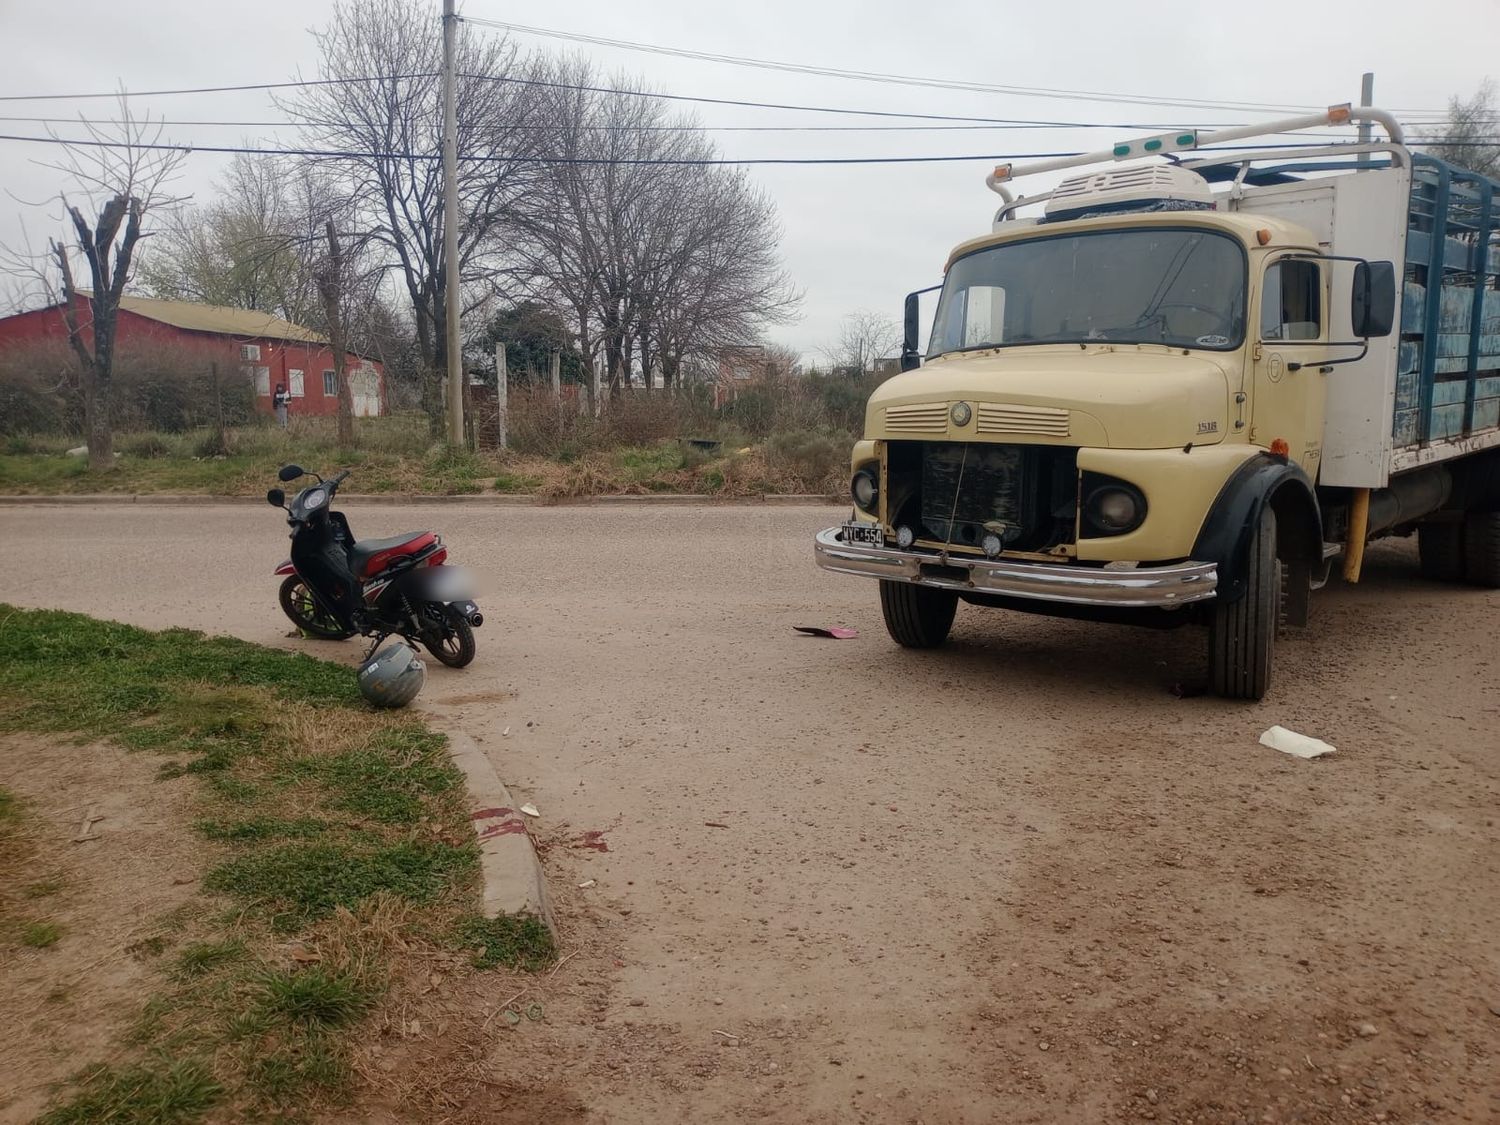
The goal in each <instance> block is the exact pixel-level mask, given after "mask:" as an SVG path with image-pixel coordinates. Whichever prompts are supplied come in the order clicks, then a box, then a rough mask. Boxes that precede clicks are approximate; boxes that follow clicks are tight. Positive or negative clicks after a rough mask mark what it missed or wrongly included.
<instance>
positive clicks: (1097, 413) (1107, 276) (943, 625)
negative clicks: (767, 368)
mask: <svg viewBox="0 0 1500 1125" xmlns="http://www.w3.org/2000/svg"><path fill="white" fill-rule="evenodd" d="M1356 116H1364V117H1366V118H1367V119H1369V120H1372V121H1377V122H1379V123H1381V124H1382V125H1384V126H1385V127H1386V128H1387V130H1388V132H1389V134H1390V139H1389V140H1388V141H1385V142H1382V143H1380V144H1375V143H1365V144H1340V145H1334V146H1330V147H1327V148H1310V149H1309V151H1308V152H1307V153H1302V154H1298V155H1299V157H1300V159H1297V160H1294V161H1291V162H1290V163H1288V161H1287V160H1286V158H1285V157H1282V159H1281V163H1280V164H1279V165H1278V166H1276V167H1273V168H1271V169H1269V170H1267V169H1265V168H1264V167H1263V163H1264V159H1265V158H1264V155H1263V153H1261V152H1260V151H1259V150H1255V151H1253V152H1251V153H1243V154H1234V153H1228V154H1225V153H1224V151H1223V150H1222V149H1220V148H1219V147H1218V145H1217V144H1216V143H1215V142H1220V143H1222V142H1226V141H1233V140H1238V139H1242V138H1243V137H1247V136H1251V135H1257V134H1258V133H1260V132H1265V133H1267V134H1277V133H1281V132H1283V131H1286V130H1289V129H1294V128H1295V129H1302V128H1306V127H1309V126H1312V125H1316V124H1323V125H1328V124H1343V123H1347V122H1348V121H1350V120H1351V119H1353V118H1354V117H1356ZM1163 150H1168V151H1176V152H1184V151H1185V152H1190V153H1192V154H1193V156H1194V157H1195V159H1192V160H1184V161H1179V162H1176V163H1166V164H1164V163H1140V162H1138V161H1133V160H1131V158H1132V157H1137V156H1140V155H1143V154H1161V153H1162V152H1163ZM1344 150H1354V151H1352V152H1346V151H1344ZM1350 157H1353V159H1350ZM1100 164H1103V165H1104V167H1102V168H1100V167H1099V165H1100ZM1073 167H1089V168H1090V170H1088V171H1085V172H1082V173H1079V174H1074V175H1072V176H1069V177H1068V178H1066V179H1064V180H1063V181H1062V182H1061V184H1059V185H1058V186H1057V187H1056V188H1054V189H1053V190H1052V191H1050V192H1047V193H1044V194H1042V195H1039V196H1033V197H1031V198H1030V199H1026V198H1022V199H1015V198H1013V197H1012V196H1011V194H1010V191H1009V187H1008V185H1009V184H1010V183H1011V182H1013V180H1014V179H1015V178H1017V177H1020V176H1023V175H1027V174H1035V173H1038V172H1042V171H1053V170H1061V169H1069V168H1073ZM1461 175H1462V174H1461ZM1424 183H1425V181H1424V179H1423V177H1422V176H1420V175H1416V174H1414V163H1413V159H1412V156H1411V154H1410V153H1409V152H1408V151H1407V150H1406V148H1405V146H1404V144H1403V143H1402V139H1401V135H1400V129H1399V126H1398V125H1396V123H1395V122H1394V121H1393V120H1391V119H1390V118H1389V115H1386V114H1384V113H1382V112H1381V111H1379V110H1370V109H1363V110H1351V109H1350V107H1347V106H1337V107H1333V108H1332V109H1330V110H1329V111H1328V112H1327V113H1326V114H1323V115H1317V116H1316V117H1306V118H1297V119H1292V120H1291V121H1280V122H1271V123H1267V124H1266V125H1264V126H1252V127H1246V128H1245V129H1237V130H1234V131H1232V132H1229V133H1219V134H1204V135H1199V134H1197V133H1194V132H1191V131H1187V132H1183V133H1181V134H1174V135H1168V136H1166V137H1159V138H1145V139H1143V140H1142V141H1140V142H1124V143H1122V144H1120V145H1116V146H1114V147H1113V148H1112V149H1111V150H1108V151H1107V152H1105V153H1097V154H1087V155H1085V156H1082V157H1077V158H1069V159H1065V160H1061V161H1053V162H1048V163H1047V164H1044V165H1035V166H1032V167H1030V168H1026V169H1016V168H1010V167H1002V168H1000V169H997V170H996V172H995V173H994V174H993V175H992V176H991V177H990V179H989V186H990V187H991V188H992V189H993V190H996V191H997V193H998V194H1000V195H1001V197H1002V200H1003V204H1002V206H1001V207H1000V209H999V211H998V213H997V214H996V216H995V221H994V223H993V228H992V230H991V231H990V232H989V233H988V234H985V235H982V236H980V237H977V238H974V239H971V240H969V241H967V242H964V243H962V244H961V245H959V246H958V247H956V248H955V249H954V250H953V252H952V253H951V254H950V255H949V258H948V261H947V263H946V266H945V270H944V281H943V284H942V286H941V292H940V294H939V296H938V299H937V304H936V312H935V315H934V318H933V320H932V323H931V330H930V333H929V338H928V344H927V347H926V349H925V354H923V355H918V354H917V338H918V329H919V324H918V317H917V314H916V310H917V297H916V295H915V294H913V295H912V296H911V297H909V298H908V301H907V318H906V320H907V333H906V335H907V341H906V349H905V355H904V358H903V367H904V368H907V370H905V371H904V372H903V373H902V374H900V375H898V376H896V377H894V378H892V379H890V380H888V381H887V382H886V383H884V384H883V385H881V386H880V387H879V388H878V389H877V390H876V392H875V393H874V394H873V395H872V396H871V398H870V400H869V404H868V407H867V410H866V416H865V430H864V436H863V439H862V440H861V441H860V442H859V443H858V444H857V445H856V446H855V448H854V451H853V455H852V459H851V485H850V495H851V501H852V504H853V510H852V512H851V515H850V518H849V520H848V521H847V522H846V523H845V524H843V525H842V526H839V527H833V528H829V529H827V530H825V531H823V532H821V533H819V535H818V536H817V538H816V543H815V557H816V559H817V562H818V563H819V565H821V566H823V567H825V568H826V569H829V570H833V571H837V572H841V573H846V574H852V575H859V576H864V577H873V578H876V579H878V580H879V583H880V587H879V589H880V598H881V605H882V609H883V611H884V617H885V621H886V625H887V628H888V630H889V632H890V634H891V636H892V637H893V639H895V640H896V641H897V642H898V643H899V644H902V645H904V646H908V647H915V648H925V647H932V646H934V645H937V644H941V643H942V642H943V640H944V639H945V638H946V636H947V633H948V631H949V628H950V627H951V624H952V621H953V617H954V613H955V611H956V609H957V606H958V604H959V603H960V602H964V603H967V604H970V605H975V606H983V607H991V608H1002V609H1011V610H1021V611H1027V612H1039V613H1049V614H1054V615H1059V616H1071V617H1084V618H1091V619H1097V620H1106V621H1116V622H1131V623H1137V624H1142V625H1152V626H1158V627H1161V626H1167V627H1170V626H1176V625H1185V624H1200V625H1206V626H1207V628H1208V634H1209V645H1208V672H1209V682H1210V686H1211V687H1212V689H1213V690H1215V691H1216V692H1217V693H1219V694H1221V695H1224V696H1227V697H1230V698H1239V699H1259V698H1261V697H1262V696H1263V695H1264V693H1265V692H1266V690H1267V689H1268V687H1269V684H1270V678H1271V667H1272V657H1273V651H1274V643H1275V639H1276V636H1277V634H1278V632H1279V630H1280V629H1281V628H1282V627H1283V626H1284V625H1285V624H1298V625H1300V624H1305V623H1306V622H1307V620H1308V605H1309V599H1310V594H1311V592H1312V591H1313V590H1314V589H1316V588H1317V587H1318V586H1320V585H1321V584H1322V583H1323V582H1324V581H1325V580H1326V578H1327V577H1328V574H1329V572H1330V569H1331V566H1332V564H1333V561H1334V560H1335V559H1336V558H1338V557H1339V556H1343V559H1344V571H1345V574H1346V576H1347V577H1349V578H1351V579H1354V580H1357V578H1358V570H1359V566H1360V560H1361V558H1362V554H1363V548H1364V544H1365V542H1366V541H1367V540H1368V539H1369V538H1371V537H1372V536H1374V535H1378V534H1387V533H1391V532H1393V531H1408V532H1409V531H1411V530H1412V529H1413V528H1416V527H1418V526H1419V525H1423V524H1426V523H1430V524H1431V525H1432V526H1438V525H1441V526H1443V527H1446V528H1448V529H1450V530H1448V531H1443V532H1440V533H1436V532H1435V533H1428V537H1429V538H1435V537H1436V536H1437V535H1439V534H1441V535H1447V536H1449V537H1450V538H1451V535H1452V532H1451V528H1452V527H1454V526H1458V527H1460V529H1461V532H1462V531H1463V529H1466V528H1468V527H1469V526H1470V525H1471V524H1473V523H1474V521H1473V519H1471V518H1470V517H1471V516H1480V517H1484V518H1482V519H1481V520H1480V521H1479V526H1477V527H1476V528H1475V529H1474V530H1473V531H1472V532H1468V533H1467V534H1469V536H1470V538H1471V539H1472V540H1473V543H1475V544H1479V546H1478V547H1477V548H1476V547H1473V546H1470V547H1469V548H1468V551H1467V553H1468V554H1473V553H1475V551H1476V550H1477V551H1478V554H1479V555H1483V552H1484V547H1483V544H1485V543H1490V542H1491V540H1492V539H1493V540H1495V541H1500V535H1494V536H1492V535H1491V533H1490V530H1489V523H1488V522H1485V520H1486V519H1489V518H1490V517H1489V516H1488V515H1487V513H1488V512H1489V509H1490V507H1491V506H1492V504H1493V501H1494V500H1496V499H1500V496H1494V495H1492V493H1493V492H1494V489H1493V488H1492V486H1493V484H1494V483H1495V482H1496V481H1500V472H1496V471H1494V470H1495V460H1494V456H1493V454H1491V453H1490V452H1489V450H1490V449H1491V448H1492V447H1494V446H1495V445H1496V444H1497V443H1500V429H1497V428H1496V423H1497V422H1500V417H1496V418H1494V419H1489V417H1488V415H1487V414H1486V413H1485V411H1487V410H1488V405H1487V404H1488V399H1487V398H1486V397H1485V394H1484V392H1485V391H1486V390H1487V387H1486V385H1485V384H1484V381H1483V379H1481V378H1479V377H1478V375H1477V373H1476V372H1475V371H1473V370H1469V371H1467V372H1465V374H1466V375H1467V376H1468V379H1469V384H1470V386H1469V387H1468V388H1467V396H1466V398H1465V402H1466V405H1467V407H1468V409H1467V415H1468V417H1467V422H1466V426H1467V428H1461V430H1460V432H1459V433H1457V434H1453V433H1447V434H1444V433H1436V434H1435V433H1434V432H1433V429H1434V427H1433V426H1432V425H1431V422H1432V420H1433V418H1434V417H1435V415H1434V414H1433V413H1432V411H1433V409H1434V408H1433V407H1432V406H1431V405H1430V403H1431V401H1432V398H1431V396H1428V395H1418V396H1417V397H1418V398H1420V399H1422V401H1423V402H1426V403H1428V404H1429V405H1428V407H1427V410H1428V413H1427V415H1426V421H1427V423H1428V424H1427V425H1426V426H1425V427H1422V428H1423V429H1425V430H1426V432H1425V433H1424V434H1423V435H1422V437H1421V439H1420V440H1415V441H1409V442H1407V443H1405V444H1403V442H1402V440H1401V439H1402V438H1403V437H1410V438H1416V434H1415V432H1413V433H1411V434H1403V431H1402V420H1401V418H1400V416H1399V415H1400V411H1399V410H1398V409H1397V408H1398V406H1399V405H1400V395H1399V393H1398V392H1399V391H1400V387H1399V383H1400V381H1401V375H1402V371H1401V370H1400V369H1401V368H1402V367H1403V364H1404V363H1405V362H1406V354H1407V351H1408V350H1409V349H1407V348H1406V346H1405V344H1406V340H1405V336H1407V335H1409V334H1407V333H1405V327H1406V325H1405V324H1403V325H1402V328H1403V331H1402V332H1401V333H1398V332H1397V331H1396V316H1397V303H1398V302H1397V290H1398V288H1401V287H1403V285H1404V288H1405V289H1406V291H1407V296H1408V298H1409V296H1410V292H1411V291H1412V290H1413V289H1418V290H1421V293H1422V296H1423V297H1424V298H1425V296H1426V294H1427V292H1428V290H1429V289H1430V288H1431V286H1430V285H1428V284H1427V283H1428V281H1429V278H1428V276H1427V275H1428V274H1429V273H1431V272H1432V268H1431V267H1430V266H1428V267H1423V266H1422V265H1421V264H1420V263H1417V262H1415V261H1411V260H1409V259H1410V258H1411V255H1409V254H1408V249H1409V243H1410V242H1411V228H1412V225H1413V215H1414V214H1415V212H1416V210H1420V208H1416V206H1415V204H1414V202H1413V201H1414V200H1415V199H1417V198H1418V197H1421V196H1422V195H1423V190H1422V189H1423V184H1424ZM1449 186H1450V188H1451V186H1452V185H1451V183H1450V185H1449ZM1492 188H1493V185H1488V186H1486V187H1485V188H1484V193H1485V195H1484V197H1485V199H1486V200H1488V198H1489V196H1488V194H1487V193H1488V192H1489V191H1490V190H1491V189H1492ZM1216 189H1217V190H1216ZM1414 193H1415V194H1414ZM1449 194H1450V196H1451V194H1452V193H1451V191H1450V192H1449ZM1038 205H1040V206H1041V208H1042V213H1041V214H1040V215H1034V216H1031V217H1023V216H1022V215H1020V214H1019V212H1020V211H1022V210H1023V209H1027V208H1034V207H1036V206H1038ZM1433 220H1434V216H1432V215H1426V216H1425V217H1424V218H1423V219H1422V220H1421V221H1422V222H1426V223H1427V224H1428V225H1429V226H1430V225H1431V222H1432V221H1433ZM1445 221H1446V219H1445ZM1489 222H1490V218H1489V212H1488V204H1487V203H1486V214H1485V216H1484V223H1489ZM1484 223H1482V224H1480V226H1479V229H1478V230H1477V231H1474V230H1471V231H1469V235H1470V249H1471V251H1472V254H1473V255H1478V258H1479V259H1481V260H1482V261H1483V263H1484V266H1485V269H1482V270H1481V271H1480V273H1479V276H1478V280H1471V281H1470V282H1469V286H1470V288H1468V289H1466V290H1465V294H1466V295H1467V296H1469V297H1472V298H1473V302H1472V303H1473V304H1474V305H1475V307H1476V308H1479V309H1480V312H1479V314H1478V315H1475V316H1472V317H1471V321H1472V324H1471V327H1472V334H1473V335H1474V336H1475V337H1476V342H1477V341H1478V338H1479V337H1480V336H1481V335H1482V333H1481V327H1482V322H1483V320H1484V315H1483V307H1484V300H1485V298H1484V296H1483V292H1484V291H1485V290H1489V291H1491V292H1492V291H1493V289H1494V276H1493V272H1492V271H1491V272H1486V270H1488V267H1489V264H1490V263H1489V256H1490V247H1491V242H1492V239H1491V228H1490V227H1489V226H1486V225H1484ZM1471 225H1472V224H1471ZM1439 233H1441V230H1440V231H1439ZM1434 242H1436V244H1439V245H1441V244H1442V242H1443V240H1441V239H1439V240H1433V239H1431V237H1430V236H1429V244H1433V243H1434ZM1471 256H1472V255H1471ZM1443 268H1444V267H1442V266H1440V267H1439V268H1438V272H1441V271H1442V269H1443ZM1472 273H1473V271H1472V269H1471V270H1470V274H1472ZM1476 291H1478V292H1477V294H1476ZM1495 296H1496V298H1497V300H1495V301H1494V302H1493V314H1494V315H1495V316H1496V317H1497V318H1500V294H1495ZM1409 303H1410V302H1409V300H1408V304H1409ZM1452 303H1461V301H1458V302H1455V301H1453V300H1452V299H1451V298H1450V304H1452ZM1439 327H1440V326H1439ZM1497 329H1500V325H1497ZM1441 335H1442V334H1441V333H1434V338H1437V337H1439V336H1441ZM1428 350H1429V352H1430V351H1432V349H1431V348H1429V349H1428ZM1497 351H1500V349H1497ZM1496 358H1497V366H1500V356H1497V357H1496ZM1427 360H1428V361H1429V363H1430V364H1431V366H1432V370H1431V371H1430V372H1429V373H1428V375H1427V381H1428V382H1429V383H1432V384H1434V385H1436V383H1437V382H1438V381H1439V375H1440V372H1439V371H1438V370H1437V365H1436V363H1435V361H1434V358H1433V356H1432V355H1428V356H1427ZM1419 366H1420V365H1419ZM1449 374H1451V372H1450V373H1449ZM1446 381H1448V382H1452V381H1453V380H1451V379H1448V380H1446ZM1495 384H1496V385H1495V387H1494V394H1495V395H1496V396H1500V379H1497V380H1495ZM1408 397H1410V396H1409V395H1408ZM1450 397H1451V394H1450ZM1476 405H1479V406H1481V410H1480V411H1479V412H1478V413H1477V414H1476V412H1475V410H1474V407H1475V406H1476ZM1496 405H1497V413H1500V397H1497V400H1496ZM1476 420H1477V422H1478V423H1479V424H1478V425H1476V424H1475V423H1476ZM1485 422H1488V426H1486V425H1484V423H1485ZM1408 428H1410V429H1413V431H1414V430H1415V427H1408ZM1476 459H1478V461H1476ZM1459 462H1464V463H1465V464H1464V465H1463V466H1462V469H1461V470H1460V469H1459V465H1458V463H1459ZM1492 478H1493V479H1492ZM1372 514H1373V518H1372ZM1465 521H1468V522H1467V523H1466V522H1465ZM1451 549H1452V548H1451V547H1450V553H1451ZM1491 549H1492V550H1493V549H1494V548H1493V547H1492V548H1491ZM1466 557H1467V556H1466ZM1461 569H1464V570H1465V572H1466V573H1468V574H1469V577H1471V578H1472V579H1474V580H1480V581H1482V580H1484V579H1485V577H1486V576H1487V575H1490V574H1491V573H1493V572H1495V571H1500V561H1494V560H1487V559H1485V558H1483V557H1476V558H1475V560H1473V565H1472V566H1467V565H1466V566H1465V567H1463V568H1461Z"/></svg>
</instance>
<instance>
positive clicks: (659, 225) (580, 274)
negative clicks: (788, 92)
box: [519, 61, 798, 395]
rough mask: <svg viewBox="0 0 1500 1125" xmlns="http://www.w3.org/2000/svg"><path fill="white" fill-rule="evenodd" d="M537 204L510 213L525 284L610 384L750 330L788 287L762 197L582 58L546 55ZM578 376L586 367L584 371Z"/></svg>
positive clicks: (778, 307) (662, 108)
mask: <svg viewBox="0 0 1500 1125" xmlns="http://www.w3.org/2000/svg"><path fill="white" fill-rule="evenodd" d="M553 83H554V84H553V85H552V86H551V87H550V88H549V95H548V97H547V98H546V99H545V103H544V105H545V109H544V113H545V116H546V119H547V120H548V121H549V122H551V123H552V126H553V127H552V128H551V129H550V130H549V132H548V135H547V141H548V146H549V147H548V149H547V150H546V153H545V155H546V156H547V157H548V158H549V163H548V164H547V166H546V169H545V174H544V177H543V180H542V183H541V185H540V186H539V189H538V192H537V200H536V202H537V204H538V205H537V206H535V207H534V208H532V209H530V210H529V211H527V212H525V213H524V214H523V215H522V217H521V224H522V229H523V232H524V237H523V238H521V239H520V240H519V245H520V246H521V247H522V248H524V250H525V251H526V254H527V256H526V259H525V261H526V266H527V268H528V269H529V270H530V272H531V273H532V274H533V276H534V278H535V282H534V283H535V285H536V289H537V294H538V296H540V297H541V298H542V299H543V300H545V301H547V302H548V303H549V304H551V305H552V306H553V307H558V308H566V309H568V310H570V311H571V313H572V319H573V324H572V328H573V331H574V334H575V336H576V338H577V340H578V341H579V345H580V348H581V351H582V353H583V357H584V360H585V363H586V364H587V365H588V367H589V370H590V372H593V371H595V370H598V369H600V368H601V367H602V370H603V374H604V377H605V380H606V381H607V383H608V387H609V390H610V393H611V394H612V395H614V394H619V393H620V392H621V391H622V390H624V389H625V388H627V387H629V386H630V384H631V381H632V373H633V372H634V371H637V370H639V371H640V372H641V374H642V375H643V376H645V379H644V385H645V386H646V387H648V388H649V387H650V385H651V384H650V378H649V376H650V373H651V371H652V369H653V368H655V367H657V366H660V368H661V370H662V373H663V376H664V380H665V382H666V383H667V385H671V383H672V382H673V381H674V380H675V378H676V375H677V371H678V369H679V367H680V366H681V363H682V361H683V358H684V357H685V356H687V355H688V354H690V353H697V354H706V353H707V352H708V351H710V350H712V349H713V348H715V347H718V346H721V345H726V344H744V343H746V342H747V341H750V340H753V339H755V338H756V337H757V336H758V335H759V332H760V329H761V327H762V326H763V325H764V324H766V323H768V322H774V321H776V320H779V319H781V318H783V317H785V316H786V315H787V314H788V312H789V311H790V309H791V307H792V306H793V305H794V304H795V302H796V301H797V299H798V295H797V294H796V293H795V292H793V291H792V289H791V287H790V286H789V285H788V284H787V282H786V279H785V276H784V274H783V273H782V271H781V268H780V264H779V260H778V257H777V252H776V243H777V239H778V237H779V233H780V232H779V227H778V226H777V223H776V218H775V210H774V207H773V206H772V204H771V203H770V200H769V199H768V198H767V197H765V196H764V195H763V194H761V193H759V192H757V191H756V190H755V189H753V188H752V187H751V185H750V184H749V182H748V181H747V180H746V179H745V178H744V177H743V176H742V175H740V174H739V173H733V172H728V171H726V170H725V169H722V168H716V167H712V166H710V162H711V161H712V160H713V159H714V157H715V155H716V154H715V150H714V148H713V146H712V145H711V144H710V143H709V142H707V141H706V140H704V139H703V138H702V137H701V136H699V135H697V134H695V133H694V132H692V131H691V130H687V129H682V128H678V126H681V125H686V124H690V123H691V121H690V120H689V119H682V118H677V117H674V116H672V115H671V114H670V113H669V112H668V110H667V108H666V103H665V102H663V101H661V100H660V99H656V98H653V97H651V96H649V94H645V93H643V92H641V91H640V90H639V89H635V88H631V87H630V86H627V85H624V84H623V83H622V82H621V80H616V88H615V89H607V88H602V87H603V85H604V84H603V83H602V82H601V80H599V79H598V78H597V77H596V76H595V75H594V73H593V72H592V69H591V68H590V67H589V65H588V64H587V63H585V62H578V61H571V62H565V63H563V64H561V65H560V67H559V68H558V72H557V73H556V75H555V76H554V78H553ZM590 384H592V380H590Z"/></svg>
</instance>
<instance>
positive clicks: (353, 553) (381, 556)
mask: <svg viewBox="0 0 1500 1125" xmlns="http://www.w3.org/2000/svg"><path fill="white" fill-rule="evenodd" d="M437 541H438V538H437V533H436V532H434V531H416V532H412V533H411V534H410V535H393V536H391V537H390V538H389V539H361V540H360V541H359V542H357V543H355V544H354V546H353V547H351V548H349V566H350V567H351V568H352V569H353V571H354V573H355V574H357V575H359V576H360V577H361V578H368V577H370V576H371V575H372V574H378V573H379V572H380V571H382V570H384V569H385V568H386V567H387V566H389V565H390V564H391V563H392V562H393V561H394V560H395V559H397V558H399V557H401V556H402V555H415V554H417V553H419V552H421V551H425V550H426V549H427V548H428V547H431V546H433V545H434V544H436V543H437Z"/></svg>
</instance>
